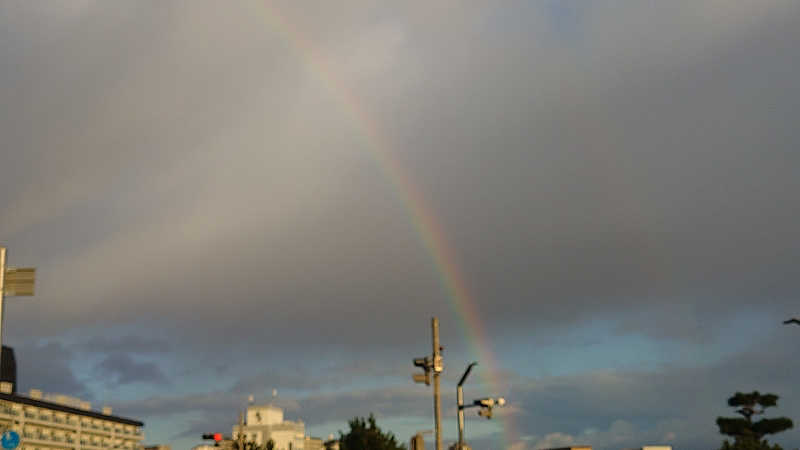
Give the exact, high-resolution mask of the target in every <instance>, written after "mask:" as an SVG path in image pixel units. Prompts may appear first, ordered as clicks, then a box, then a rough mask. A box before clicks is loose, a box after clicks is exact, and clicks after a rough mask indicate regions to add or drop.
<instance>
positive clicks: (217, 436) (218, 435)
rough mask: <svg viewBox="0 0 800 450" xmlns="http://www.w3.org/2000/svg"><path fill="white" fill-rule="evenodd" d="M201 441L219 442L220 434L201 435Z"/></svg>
mask: <svg viewBox="0 0 800 450" xmlns="http://www.w3.org/2000/svg"><path fill="white" fill-rule="evenodd" d="M203 439H213V440H214V442H219V441H221V440H222V433H206V434H204V435H203Z"/></svg>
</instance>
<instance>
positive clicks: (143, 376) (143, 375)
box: [95, 353, 169, 386]
mask: <svg viewBox="0 0 800 450" xmlns="http://www.w3.org/2000/svg"><path fill="white" fill-rule="evenodd" d="M95 370H96V371H97V374H98V375H99V376H98V378H102V379H104V380H106V383H107V384H111V385H114V386H122V385H125V384H130V383H147V384H153V385H166V384H169V380H168V379H167V377H166V376H165V375H164V372H163V371H162V370H161V368H160V367H159V366H158V364H156V363H154V362H150V361H144V362H139V361H136V360H135V359H133V358H132V357H131V356H130V355H128V354H127V353H112V354H110V355H108V356H106V357H105V358H104V359H103V360H102V361H100V362H99V363H98V364H97V366H96V368H95Z"/></svg>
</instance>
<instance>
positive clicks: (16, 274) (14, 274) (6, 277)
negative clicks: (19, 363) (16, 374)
mask: <svg viewBox="0 0 800 450" xmlns="http://www.w3.org/2000/svg"><path fill="white" fill-rule="evenodd" d="M6 262H7V261H6V248H5V247H0V353H1V352H2V349H3V319H4V316H5V312H6V304H5V297H6V296H8V297H21V296H31V295H33V292H34V286H35V284H36V269H35V268H33V267H19V268H17V267H6ZM0 373H2V358H0Z"/></svg>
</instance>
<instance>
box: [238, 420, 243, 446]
mask: <svg viewBox="0 0 800 450" xmlns="http://www.w3.org/2000/svg"><path fill="white" fill-rule="evenodd" d="M238 438H239V450H244V414H242V412H241V411H239V436H238Z"/></svg>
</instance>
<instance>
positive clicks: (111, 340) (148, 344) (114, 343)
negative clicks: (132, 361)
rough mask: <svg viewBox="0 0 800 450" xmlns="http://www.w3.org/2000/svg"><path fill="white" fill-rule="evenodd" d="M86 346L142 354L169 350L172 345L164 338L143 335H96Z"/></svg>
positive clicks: (91, 349)
mask: <svg viewBox="0 0 800 450" xmlns="http://www.w3.org/2000/svg"><path fill="white" fill-rule="evenodd" d="M84 348H85V349H86V350H87V351H89V352H100V353H112V352H124V353H139V354H142V353H164V352H169V348H170V345H169V342H167V341H165V340H162V339H153V338H146V337H141V336H119V337H106V336H94V337H92V338H91V339H89V340H88V341H87V342H86V343H85V344H84Z"/></svg>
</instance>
